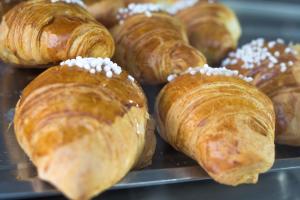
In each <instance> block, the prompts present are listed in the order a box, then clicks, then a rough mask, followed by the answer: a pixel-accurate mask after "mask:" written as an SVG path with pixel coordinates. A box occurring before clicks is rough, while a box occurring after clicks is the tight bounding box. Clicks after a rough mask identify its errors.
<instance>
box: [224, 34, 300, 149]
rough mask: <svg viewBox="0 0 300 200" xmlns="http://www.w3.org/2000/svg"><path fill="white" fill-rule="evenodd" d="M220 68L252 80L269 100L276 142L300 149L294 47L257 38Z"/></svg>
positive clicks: (299, 75) (299, 73)
mask: <svg viewBox="0 0 300 200" xmlns="http://www.w3.org/2000/svg"><path fill="white" fill-rule="evenodd" d="M223 65H224V66H227V67H228V68H230V69H236V70H239V71H240V73H242V74H244V75H247V76H251V77H253V79H254V80H253V81H252V84H253V85H255V86H257V87H258V88H259V89H260V90H261V91H263V92H264V93H266V94H267V95H268V96H269V97H270V98H271V99H272V101H273V104H274V106H275V111H276V118H277V120H276V134H275V135H276V142H277V143H279V144H287V145H293V146H300V132H299V130H300V124H299V119H300V107H299V105H300V61H299V56H298V55H297V52H296V51H295V50H294V49H293V47H291V46H288V45H286V44H285V43H284V41H283V40H282V39H278V40H276V41H266V40H264V39H262V38H259V39H256V40H253V41H252V42H250V43H248V44H245V45H243V46H242V47H241V48H240V49H238V50H237V51H235V52H231V53H230V54H229V56H228V58H227V59H225V60H224V62H223Z"/></svg>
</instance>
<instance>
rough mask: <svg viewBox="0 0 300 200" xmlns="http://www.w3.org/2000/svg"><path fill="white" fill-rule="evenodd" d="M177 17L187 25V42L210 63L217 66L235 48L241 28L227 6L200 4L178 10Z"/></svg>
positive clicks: (204, 2) (203, 2) (201, 2)
mask: <svg viewBox="0 0 300 200" xmlns="http://www.w3.org/2000/svg"><path fill="white" fill-rule="evenodd" d="M177 17H179V19H181V20H182V21H183V22H184V24H185V25H186V26H187V32H188V37H189V40H190V43H191V44H192V45H193V46H194V47H196V48H197V49H199V50H200V51H201V52H203V54H204V55H205V56H206V58H207V60H208V63H209V64H211V65H214V64H218V63H219V62H220V61H221V60H222V59H223V58H224V57H225V56H226V55H227V53H228V52H230V51H231V50H234V49H235V48H236V47H237V43H238V39H239V37H240V34H241V29H240V25H239V22H238V19H237V17H236V16H235V14H234V13H233V11H232V10H230V9H229V8H228V7H226V6H224V5H222V4H219V3H207V2H206V1H200V2H199V3H198V4H196V5H195V6H193V7H189V8H187V9H184V10H182V11H180V12H179V13H178V14H177Z"/></svg>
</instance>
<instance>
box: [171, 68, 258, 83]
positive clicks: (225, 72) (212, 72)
mask: <svg viewBox="0 0 300 200" xmlns="http://www.w3.org/2000/svg"><path fill="white" fill-rule="evenodd" d="M183 74H191V75H195V74H203V75H206V76H231V77H237V78H240V79H242V80H244V81H246V82H251V81H253V79H252V78H251V77H246V76H243V75H241V74H239V71H237V70H230V69H226V68H225V67H221V68H212V67H210V66H208V65H207V64H205V65H204V66H202V67H189V68H188V69H187V70H186V71H185V72H183V73H181V74H179V75H183ZM176 77H178V75H177V74H171V75H169V76H168V81H169V82H170V81H172V80H174V79H175V78H176Z"/></svg>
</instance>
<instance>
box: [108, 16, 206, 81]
mask: <svg viewBox="0 0 300 200" xmlns="http://www.w3.org/2000/svg"><path fill="white" fill-rule="evenodd" d="M112 32H113V36H114V38H115V41H116V45H117V48H116V49H117V50H116V54H115V56H114V59H115V60H116V61H117V62H118V63H119V64H120V65H122V66H125V68H126V69H127V70H128V71H129V72H130V73H131V74H132V75H133V76H135V78H137V79H138V80H139V81H141V82H145V83H148V84H158V83H163V82H166V79H167V76H168V75H169V74H172V73H179V72H182V71H184V70H185V69H186V68H188V67H191V66H192V67H193V66H202V65H203V64H205V63H206V60H205V58H204V56H203V55H202V54H201V53H200V52H199V51H198V50H196V49H195V48H193V47H191V46H190V45H189V44H188V41H187V36H186V33H185V29H184V26H183V25H182V24H181V23H180V21H178V20H177V19H176V18H174V17H172V16H170V15H168V14H166V13H153V14H152V17H147V16H145V15H143V14H138V15H133V16H130V17H128V18H126V20H125V21H124V24H122V25H118V26H117V27H115V28H114V29H113V31H112Z"/></svg>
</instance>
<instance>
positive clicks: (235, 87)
mask: <svg viewBox="0 0 300 200" xmlns="http://www.w3.org/2000/svg"><path fill="white" fill-rule="evenodd" d="M155 111H156V116H157V119H158V125H159V129H160V135H161V136H162V137H163V138H164V139H165V140H166V141H167V142H168V143H170V144H171V145H172V146H173V147H174V148H176V149H177V150H179V151H182V152H184V153H185V154H187V155H188V156H190V157H191V158H193V159H195V160H197V161H198V163H199V164H200V165H201V166H202V167H203V168H204V169H205V170H206V171H207V172H208V173H209V175H211V176H212V178H214V179H215V180H217V181H218V182H221V183H225V184H229V185H238V184H241V183H254V182H256V181H257V176H258V174H259V173H262V172H264V171H266V170H268V169H269V168H270V167H271V166H272V164H273V162H274V153H275V152H274V129H275V114H274V110H273V105H272V102H271V101H270V99H269V98H267V97H266V96H265V95H264V94H263V93H262V92H260V91H259V90H258V89H256V88H254V87H253V86H251V85H250V84H248V83H246V82H244V81H242V80H239V79H237V78H233V77H223V76H204V75H201V74H197V75H189V74H186V75H182V76H180V77H178V78H176V79H175V80H174V81H172V82H170V83H169V84H167V85H166V86H165V87H164V88H163V90H162V91H161V92H160V95H159V96H158V98H157V102H156V108H155ZM258 149H259V152H258Z"/></svg>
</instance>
